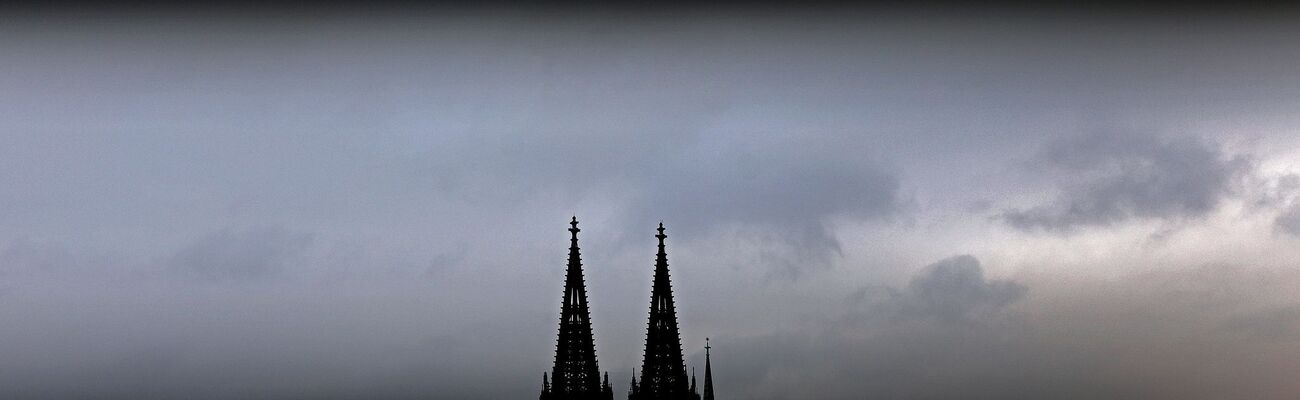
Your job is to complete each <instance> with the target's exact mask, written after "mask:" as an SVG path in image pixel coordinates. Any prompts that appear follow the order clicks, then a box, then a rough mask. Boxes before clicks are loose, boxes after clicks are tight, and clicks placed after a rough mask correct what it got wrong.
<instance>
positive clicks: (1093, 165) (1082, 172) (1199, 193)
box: [1002, 133, 1250, 232]
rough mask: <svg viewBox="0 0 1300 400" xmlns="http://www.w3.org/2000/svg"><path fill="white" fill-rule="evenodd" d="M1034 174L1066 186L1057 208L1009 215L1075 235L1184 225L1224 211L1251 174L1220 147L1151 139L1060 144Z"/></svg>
mask: <svg viewBox="0 0 1300 400" xmlns="http://www.w3.org/2000/svg"><path fill="white" fill-rule="evenodd" d="M1039 157H1040V158H1039V159H1038V160H1037V161H1035V162H1032V163H1030V165H1028V167H1029V168H1033V169H1042V170H1046V171H1045V172H1048V173H1049V174H1051V176H1052V177H1054V180H1056V181H1058V182H1060V191H1061V193H1060V194H1059V195H1058V197H1057V198H1056V199H1054V200H1053V201H1052V202H1051V203H1050V204H1045V205H1040V206H1035V207H1032V208H1028V209H1012V210H1008V211H1007V212H1006V213H1004V214H1003V215H1002V218H1003V220H1005V221H1006V222H1007V223H1008V224H1010V225H1011V226H1014V227H1016V228H1020V229H1026V230H1030V229H1045V230H1050V231H1061V232H1070V231H1075V230H1077V229H1080V228H1084V227H1089V226H1103V227H1104V226H1110V225H1114V224H1119V223H1123V222H1126V221H1129V220H1133V219H1139V220H1152V219H1164V220H1179V219H1194V218H1198V217H1201V216H1203V215H1205V214H1207V213H1209V212H1211V211H1214V210H1215V209H1217V207H1218V205H1219V204H1220V201H1221V200H1222V199H1223V198H1224V197H1225V196H1226V195H1228V194H1230V193H1231V191H1232V189H1233V188H1234V183H1236V179H1238V178H1240V177H1241V176H1242V175H1243V174H1245V173H1246V172H1247V171H1248V168H1249V166H1250V164H1249V162H1248V160H1247V159H1245V158H1241V157H1237V158H1230V157H1229V156H1228V155H1225V154H1223V152H1222V150H1220V149H1219V145H1218V144H1217V143H1205V142H1203V141H1201V140H1198V139H1195V138H1178V139H1162V138H1160V137H1158V136H1154V135H1149V134H1134V133H1130V134H1119V133H1102V134H1093V135H1087V136H1081V137H1077V138H1072V139H1067V140H1061V141H1059V142H1057V143H1055V144H1052V145H1051V146H1050V147H1048V148H1047V149H1046V150H1045V151H1044V152H1043V154H1041V155H1040V156H1039Z"/></svg>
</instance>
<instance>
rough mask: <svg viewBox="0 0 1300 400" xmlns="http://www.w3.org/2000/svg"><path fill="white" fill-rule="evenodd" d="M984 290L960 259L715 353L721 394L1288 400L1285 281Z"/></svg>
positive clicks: (1194, 275) (718, 344) (1056, 284)
mask: <svg viewBox="0 0 1300 400" xmlns="http://www.w3.org/2000/svg"><path fill="white" fill-rule="evenodd" d="M981 274H982V269H981V268H979V264H978V262H977V260H975V259H974V258H972V257H969V256H957V257H953V258H949V259H946V260H943V261H940V262H937V263H935V264H933V265H931V266H929V267H927V268H925V269H923V270H921V271H920V272H919V273H917V274H916V275H915V276H914V277H913V278H912V281H911V283H909V284H908V285H907V286H905V287H902V288H898V289H895V290H894V291H893V293H892V294H891V295H888V296H879V297H876V298H875V299H874V300H864V303H860V304H858V305H857V306H856V308H855V310H856V311H851V312H849V313H847V314H844V315H842V316H840V317H837V318H833V319H831V320H830V321H826V322H823V323H818V324H813V326H808V327H801V328H798V329H793V330H783V331H777V332H771V333H765V334H756V335H751V336H724V337H715V338H714V340H713V360H712V361H713V365H714V373H715V381H718V382H723V383H725V384H726V386H727V389H728V392H729V393H732V394H733V395H734V396H735V397H739V398H753V399H799V398H807V397H808V396H809V394H810V393H815V394H816V397H817V398H821V399H856V398H864V397H870V398H908V399H951V398H968V399H1033V398H1057V399H1095V398H1143V399H1182V398H1287V397H1289V393H1290V390H1292V389H1291V388H1292V382H1293V377H1291V376H1290V372H1289V371H1293V370H1294V367H1295V366H1297V365H1298V364H1297V363H1296V362H1295V361H1294V356H1295V354H1296V351H1295V350H1294V344H1295V343H1296V341H1297V338H1300V336H1298V335H1297V332H1298V330H1297V326H1300V323H1298V321H1300V317H1298V316H1300V313H1298V312H1297V309H1296V307H1295V305H1294V304H1293V303H1289V302H1288V301H1287V300H1285V298H1286V297H1287V296H1289V295H1288V293H1291V292H1292V291H1293V290H1294V288H1295V287H1296V286H1297V285H1300V279H1298V278H1300V276H1296V274H1295V273H1293V272H1280V274H1281V275H1279V272H1268V271H1260V270H1253V269H1249V268H1241V267H1229V266H1217V265H1211V266H1204V267H1198V268H1181V269H1174V270H1166V271H1148V272H1142V273H1135V274H1133V275H1129V276H1125V277H1124V278H1123V279H1082V280H1075V279H1061V278H1060V277H1050V278H1048V279H1047V280H1035V281H1032V282H1023V281H1007V280H996V279H987V278H982V277H980V275H981ZM1030 287H1032V288H1033V293H1034V296H1032V297H1027V296H1025V294H1026V293H1027V292H1026V291H1027V290H1028V288H1030ZM950 292H951V293H953V294H950ZM1279 297H1281V298H1282V299H1279ZM957 299H962V300H960V301H959V300H957ZM1030 299H1032V301H1030ZM981 309H982V310H983V311H980V310H981ZM901 310H908V312H905V313H900V311H901ZM953 316H963V318H953ZM691 362H692V363H693V364H698V363H702V362H703V359H702V356H701V355H697V356H695V357H692V359H691Z"/></svg>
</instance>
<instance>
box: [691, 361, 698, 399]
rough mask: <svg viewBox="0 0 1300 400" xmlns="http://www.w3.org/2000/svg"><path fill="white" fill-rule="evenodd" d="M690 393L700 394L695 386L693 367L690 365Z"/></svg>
mask: <svg viewBox="0 0 1300 400" xmlns="http://www.w3.org/2000/svg"><path fill="white" fill-rule="evenodd" d="M691 393H695V394H700V391H699V390H698V389H697V388H696V386H695V367H691Z"/></svg>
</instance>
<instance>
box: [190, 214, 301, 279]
mask: <svg viewBox="0 0 1300 400" xmlns="http://www.w3.org/2000/svg"><path fill="white" fill-rule="evenodd" d="M311 241H312V236H311V235H310V234H305V233H298V232H291V231H288V230H286V229H285V228H283V227H265V228H255V229H249V230H245V231H235V230H232V229H229V228H227V229H222V230H220V231H217V232H214V233H211V234H208V235H206V236H203V237H201V238H199V239H198V240H196V241H195V242H194V243H192V244H190V245H188V246H186V247H185V248H182V249H181V250H180V251H178V252H176V254H174V255H173V256H172V257H171V258H170V259H169V260H168V262H167V265H168V267H169V269H171V270H172V271H175V272H177V273H179V274H182V275H185V276H189V277H194V278H199V279H203V280H210V281H247V280H254V279H261V278H266V277H269V276H274V275H276V274H278V273H280V272H281V271H282V270H283V269H284V267H285V263H286V262H288V261H289V260H291V259H293V258H294V257H296V256H298V255H300V254H302V252H303V251H304V250H305V249H306V248H307V246H308V245H310V244H311Z"/></svg>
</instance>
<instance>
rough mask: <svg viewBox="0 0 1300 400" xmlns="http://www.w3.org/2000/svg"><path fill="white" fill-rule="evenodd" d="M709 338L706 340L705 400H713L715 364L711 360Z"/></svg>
mask: <svg viewBox="0 0 1300 400" xmlns="http://www.w3.org/2000/svg"><path fill="white" fill-rule="evenodd" d="M712 348H713V347H711V346H709V338H704V399H703V400H713V365H712V364H713V362H712V361H711V360H709V349H712Z"/></svg>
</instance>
